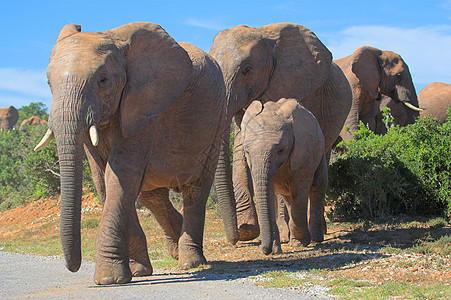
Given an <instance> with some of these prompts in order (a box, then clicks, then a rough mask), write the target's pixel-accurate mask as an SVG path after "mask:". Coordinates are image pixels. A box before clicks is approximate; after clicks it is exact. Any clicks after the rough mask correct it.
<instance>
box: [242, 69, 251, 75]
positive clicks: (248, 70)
mask: <svg viewBox="0 0 451 300" xmlns="http://www.w3.org/2000/svg"><path fill="white" fill-rule="evenodd" d="M251 72H252V67H246V68H244V70H243V71H242V72H241V73H242V74H243V75H244V76H246V75H248V74H250V73H251Z"/></svg>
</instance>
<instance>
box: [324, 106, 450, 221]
mask: <svg viewBox="0 0 451 300" xmlns="http://www.w3.org/2000/svg"><path fill="white" fill-rule="evenodd" d="M386 113H387V112H386ZM450 116H451V115H450ZM385 119H386V120H387V122H386V124H387V128H388V132H387V134H386V135H383V136H380V135H376V134H374V133H373V132H371V131H370V130H369V129H368V128H367V127H366V126H365V125H363V124H362V123H361V124H360V125H359V130H358V131H357V132H355V133H354V138H355V139H354V140H352V141H349V142H347V143H343V144H342V145H341V146H342V147H344V148H345V151H344V153H343V154H342V155H341V156H340V157H339V158H338V159H337V161H336V162H334V163H333V164H331V166H330V169H329V189H328V194H327V198H328V201H329V202H331V203H332V205H333V209H332V210H331V212H330V214H329V217H331V218H333V219H338V220H351V219H365V218H373V217H387V216H394V215H399V214H409V215H445V216H446V215H450V214H451V187H450V182H451V179H450V168H451V117H448V121H447V122H446V123H444V124H442V125H438V124H437V120H435V119H432V118H420V119H419V120H417V122H416V123H415V124H412V125H409V126H406V127H399V126H396V125H393V124H391V122H392V120H391V119H390V117H389V116H388V117H386V118H385Z"/></svg>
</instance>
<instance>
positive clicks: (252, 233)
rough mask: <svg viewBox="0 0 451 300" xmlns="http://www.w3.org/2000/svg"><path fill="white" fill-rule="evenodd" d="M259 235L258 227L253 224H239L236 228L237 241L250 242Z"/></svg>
mask: <svg viewBox="0 0 451 300" xmlns="http://www.w3.org/2000/svg"><path fill="white" fill-rule="evenodd" d="M259 235H260V227H259V226H258V225H255V224H241V225H239V226H238V240H239V241H250V240H253V239H255V238H257V237H258V236H259Z"/></svg>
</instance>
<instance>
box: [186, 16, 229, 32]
mask: <svg viewBox="0 0 451 300" xmlns="http://www.w3.org/2000/svg"><path fill="white" fill-rule="evenodd" d="M185 24H186V25H189V26H194V27H200V28H204V29H211V30H223V29H225V28H226V26H224V25H222V23H221V22H219V21H218V20H199V19H196V18H189V19H187V20H186V21H185Z"/></svg>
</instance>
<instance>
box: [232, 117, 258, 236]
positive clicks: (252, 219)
mask: <svg viewBox="0 0 451 300" xmlns="http://www.w3.org/2000/svg"><path fill="white" fill-rule="evenodd" d="M240 126H241V118H239V117H237V116H235V144H234V149H233V175H232V178H233V188H234V191H235V199H236V217H237V225H238V236H239V238H238V239H239V240H240V241H249V240H253V239H255V238H256V237H258V236H259V235H260V227H259V224H258V216H257V210H256V208H255V204H254V201H253V200H252V180H251V175H250V171H249V168H248V166H247V163H246V158H245V156H244V149H243V136H242V133H241V128H240Z"/></svg>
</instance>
